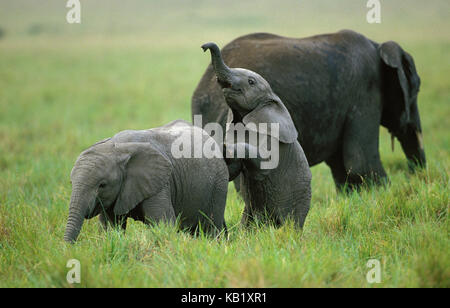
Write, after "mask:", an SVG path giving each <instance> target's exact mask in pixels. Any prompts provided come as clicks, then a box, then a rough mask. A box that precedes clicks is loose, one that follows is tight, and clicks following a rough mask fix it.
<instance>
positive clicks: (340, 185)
mask: <svg viewBox="0 0 450 308" xmlns="http://www.w3.org/2000/svg"><path fill="white" fill-rule="evenodd" d="M342 154H343V150H342V148H339V149H338V151H337V152H336V153H335V154H333V156H331V157H330V158H329V159H327V160H326V163H327V165H328V166H329V167H330V169H331V174H332V175H333V179H334V184H335V185H336V189H337V190H338V192H342V191H344V188H345V187H346V182H347V171H346V170H345V166H344V158H343V155H342Z"/></svg>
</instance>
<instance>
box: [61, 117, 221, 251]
mask: <svg viewBox="0 0 450 308" xmlns="http://www.w3.org/2000/svg"><path fill="white" fill-rule="evenodd" d="M196 133H197V136H201V137H200V138H199V139H198V138H197V141H194V142H192V143H191V141H192V139H194V138H193V136H194V135H195V134H196ZM211 139H212V138H211V137H209V136H208V135H207V134H206V133H205V132H204V131H203V130H202V129H201V128H198V127H194V126H192V125H191V124H189V123H187V122H184V121H174V122H171V123H169V124H167V125H165V126H162V127H159V128H154V129H149V130H141V131H131V130H129V131H123V132H120V133H118V134H117V135H115V136H114V137H112V138H108V139H105V140H103V141H100V142H98V143H96V144H94V145H93V146H91V147H90V148H89V149H87V150H85V151H84V152H82V153H81V155H80V156H79V157H78V159H77V161H76V163H75V166H74V168H73V170H72V173H71V181H72V195H71V200H70V208H69V218H68V222H67V226H66V231H65V235H64V239H65V241H67V242H74V241H75V240H76V238H77V237H78V235H79V233H80V230H81V226H82V224H83V221H84V219H89V218H92V217H94V216H96V215H99V214H100V215H101V216H100V221H101V222H102V223H103V225H104V227H105V228H106V227H107V225H108V224H111V225H113V226H118V225H119V226H121V227H122V228H123V229H125V228H126V220H127V218H129V217H130V218H133V219H135V220H139V221H143V222H145V223H153V222H159V221H168V222H175V220H176V218H177V217H180V227H181V228H182V229H188V230H189V231H191V232H195V231H197V230H198V228H199V224H200V225H201V228H202V230H204V231H206V232H209V233H216V231H217V230H223V229H224V228H225V221H224V211H225V203H226V196H227V188H228V178H229V175H228V170H227V166H226V164H225V162H224V160H223V159H222V158H221V157H217V158H189V157H178V156H176V157H175V156H174V154H173V144H174V142H180V140H181V143H182V144H184V145H186V144H187V145H192V148H193V147H194V146H198V144H196V142H197V143H200V146H201V145H202V144H204V143H205V142H206V141H209V142H211ZM184 150H186V149H184Z"/></svg>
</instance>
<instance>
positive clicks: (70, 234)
mask: <svg viewBox="0 0 450 308" xmlns="http://www.w3.org/2000/svg"><path fill="white" fill-rule="evenodd" d="M91 194H92V193H91ZM91 194H88V193H86V192H85V191H84V190H83V189H81V187H79V186H74V187H73V189H72V195H71V197H70V207H69V218H68V220H67V225H66V231H65V233H64V240H65V241H66V242H69V243H73V242H75V241H76V239H77V237H78V234H80V230H81V226H82V225H83V221H84V218H85V216H86V212H87V211H88V208H89V205H90V203H92V202H93V200H95V198H94V199H93V198H92V196H91Z"/></svg>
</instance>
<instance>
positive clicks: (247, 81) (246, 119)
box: [202, 43, 298, 143]
mask: <svg viewBox="0 0 450 308" xmlns="http://www.w3.org/2000/svg"><path fill="white" fill-rule="evenodd" d="M202 48H203V50H204V51H206V50H208V49H209V50H210V52H211V62H212V66H213V68H214V71H215V73H216V76H217V82H218V83H219V85H220V86H221V88H222V91H223V94H224V97H225V101H226V102H227V104H228V106H229V107H230V109H231V111H232V113H233V121H234V122H242V123H244V124H245V125H247V124H248V123H254V124H256V127H258V125H259V124H261V123H266V124H269V123H278V124H279V136H272V134H271V130H270V128H271V126H270V125H268V126H267V131H259V132H260V133H264V134H267V135H270V136H272V137H275V138H277V139H278V140H279V141H280V142H283V143H293V142H295V141H296V140H297V137H298V133H297V130H296V128H295V126H294V122H293V121H292V118H291V116H290V114H289V112H288V110H287V109H286V107H285V106H284V104H283V103H282V102H281V100H280V98H279V97H278V96H277V95H276V94H275V93H274V92H273V91H272V89H271V87H270V85H269V83H268V82H267V81H266V80H265V79H264V78H263V77H261V76H260V75H258V74H257V73H255V72H253V71H250V70H246V69H243V68H229V67H228V66H227V65H226V64H225V63H224V61H223V59H222V55H221V52H220V49H219V47H218V46H217V45H216V44H215V43H207V44H204V45H203V46H202Z"/></svg>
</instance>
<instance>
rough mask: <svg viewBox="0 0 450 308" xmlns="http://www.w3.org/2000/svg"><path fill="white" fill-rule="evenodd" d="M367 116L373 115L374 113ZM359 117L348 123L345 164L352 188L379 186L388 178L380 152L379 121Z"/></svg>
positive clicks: (345, 135)
mask: <svg viewBox="0 0 450 308" xmlns="http://www.w3.org/2000/svg"><path fill="white" fill-rule="evenodd" d="M367 114H369V115H370V114H372V115H373V111H372V110H370V111H369V112H367ZM357 117H358V118H357V119H350V120H349V121H347V123H346V126H345V132H344V145H343V162H344V167H345V171H346V174H347V182H348V185H349V187H350V188H359V187H360V186H361V184H364V183H368V182H374V183H376V184H379V183H381V182H382V180H384V179H386V178H387V177H386V172H385V171H384V168H383V165H382V164H381V160H380V153H379V150H378V146H379V119H373V118H367V119H365V118H363V117H362V115H361V114H359V113H357Z"/></svg>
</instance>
